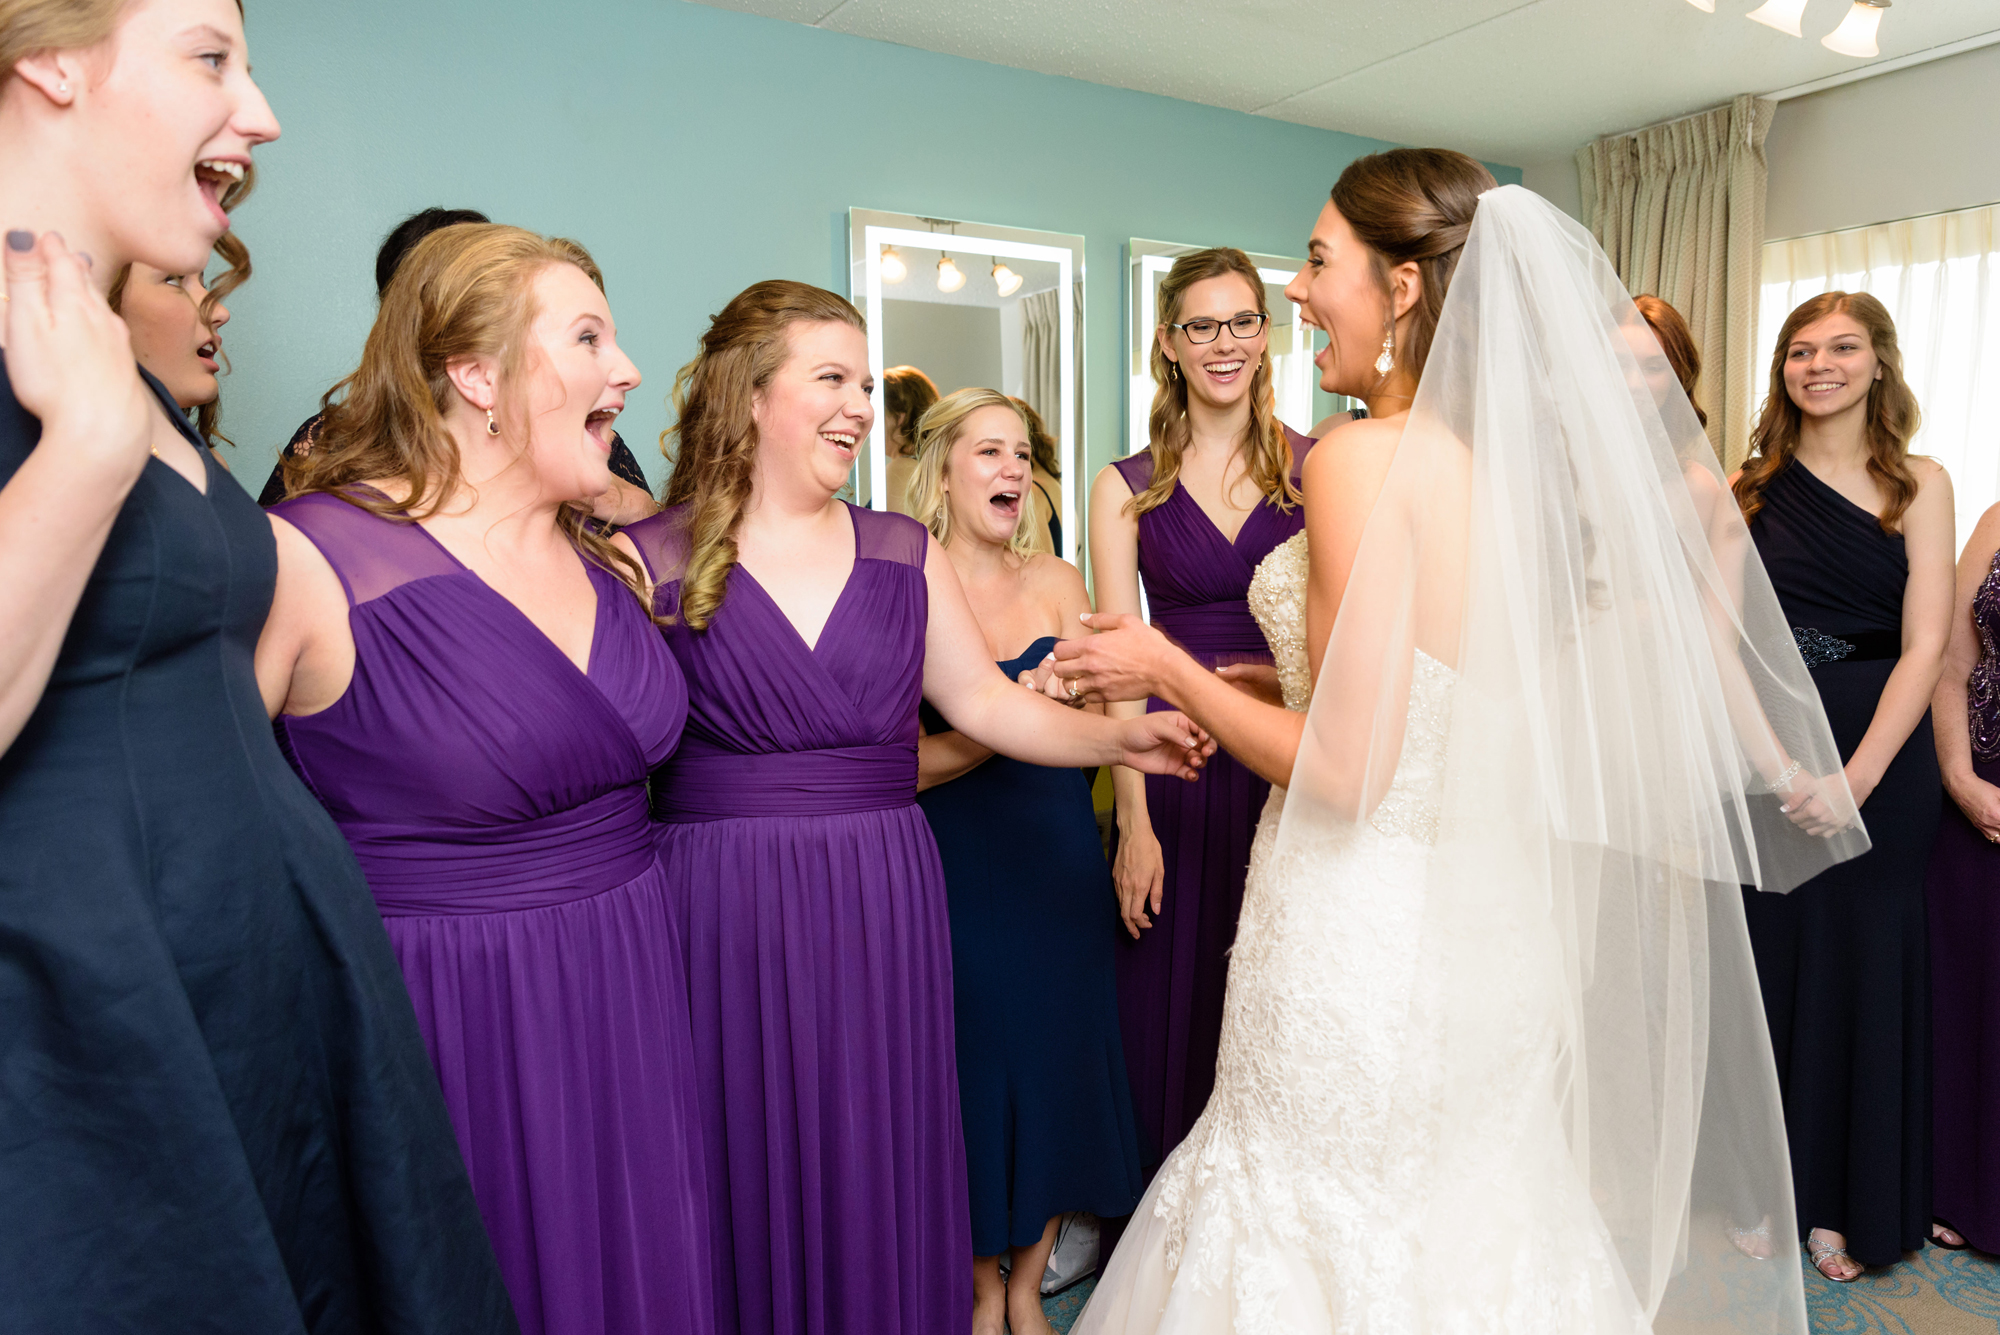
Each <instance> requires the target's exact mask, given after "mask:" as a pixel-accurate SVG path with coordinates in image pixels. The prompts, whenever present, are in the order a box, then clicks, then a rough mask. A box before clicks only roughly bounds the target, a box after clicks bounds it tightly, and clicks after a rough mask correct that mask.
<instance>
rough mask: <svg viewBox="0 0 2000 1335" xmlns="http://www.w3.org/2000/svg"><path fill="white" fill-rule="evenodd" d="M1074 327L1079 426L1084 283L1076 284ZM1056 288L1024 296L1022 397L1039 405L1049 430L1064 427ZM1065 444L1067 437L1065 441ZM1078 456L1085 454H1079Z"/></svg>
mask: <svg viewBox="0 0 2000 1335" xmlns="http://www.w3.org/2000/svg"><path fill="white" fill-rule="evenodd" d="M1072 289H1073V290H1072V293H1071V300H1072V308H1071V309H1072V310H1073V311H1074V316H1075V318H1074V322H1073V323H1072V325H1071V328H1072V329H1074V331H1075V336H1076V348H1075V359H1076V391H1077V402H1076V412H1077V419H1076V420H1077V426H1078V429H1079V430H1081V428H1082V425H1083V284H1081V283H1076V284H1072ZM1057 310H1058V308H1057V306H1056V290H1055V289H1054V288H1050V289H1049V290H1048V291H1046V292H1037V293H1034V294H1033V295H1032V296H1026V297H1022V298H1021V397H1022V398H1024V399H1026V400H1027V401H1028V402H1029V403H1032V404H1033V405H1035V411H1036V412H1038V413H1040V414H1041V415H1042V420H1043V421H1044V422H1046V423H1048V426H1049V430H1050V431H1053V432H1058V433H1059V432H1061V430H1062V362H1061V360H1060V358H1061V356H1062V353H1061V340H1062V330H1061V328H1060V327H1059V326H1058V324H1057ZM1063 443H1064V444H1065V445H1067V444H1068V442H1067V441H1065V442H1063ZM1076 457H1079V458H1080V457H1081V456H1080V455H1079V456H1076Z"/></svg>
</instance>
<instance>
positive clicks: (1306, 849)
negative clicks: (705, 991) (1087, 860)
mask: <svg viewBox="0 0 2000 1335" xmlns="http://www.w3.org/2000/svg"><path fill="white" fill-rule="evenodd" d="M1306 558H1307V554H1306V538H1305V535H1304V534H1300V535H1298V536H1297V537H1294V538H1292V539H1291V540H1290V541H1289V542H1287V543H1285V544H1284V545H1282V546H1280V547H1278V548H1277V549H1275V550H1274V551H1272V552H1271V554H1270V555H1269V556H1267V557H1266V558H1265V560H1264V562H1263V563H1262V564H1261V565H1260V566H1259V567H1258V570H1257V572H1256V576H1255V578H1254V579H1253V580H1252V582H1251V585H1250V591H1249V603H1250V609H1251V611H1252V613H1253V614H1255V616H1256V618H1257V621H1258V624H1259V625H1260V626H1262V628H1263V630H1264V633H1265V636H1266V637H1267V638H1268V639H1269V641H1270V644H1271V650H1272V653H1273V655H1274V657H1275V659H1276V665H1277V671H1278V678H1279V682H1280V684H1281V686H1282V688H1283V691H1284V700H1285V707H1286V708H1287V709H1290V710H1293V711H1295V712H1301V711H1304V710H1305V709H1306V708H1307V706H1308V704H1309V703H1310V700H1311V695H1312V682H1311V680H1310V676H1309V670H1308V667H1307V658H1306V645H1305V589H1306V568H1307V559H1306ZM1455 680H1456V675H1455V674H1454V673H1453V672H1452V670H1451V669H1450V668H1448V667H1446V666H1445V665H1444V664H1442V663H1440V662H1438V661H1437V660H1435V659H1433V658H1431V657H1429V656H1428V655H1426V654H1424V653H1422V652H1421V651H1419V652H1418V653H1417V655H1416V663H1415V669H1414V671H1413V675H1412V680H1411V685H1410V704H1409V718H1408V724H1407V726H1406V730H1405V740H1404V745H1403V750H1402V754H1401V757H1400V759H1399V762H1398V768H1397V772H1396V777H1395V779H1394V781H1393V783H1392V785H1391V788H1390V791H1389V793H1388V795H1387V796H1386V797H1385V799H1384V800H1383V801H1382V803H1381V804H1380V806H1379V807H1378V808H1377V810H1376V812H1375V813H1374V816H1373V818H1372V819H1371V821H1370V822H1369V823H1368V824H1367V825H1364V826H1359V827H1350V828H1348V829H1346V830H1344V831H1342V832H1341V834H1340V836H1339V837H1338V838H1335V839H1330V840H1325V841H1320V842H1307V841H1305V840H1302V839H1297V838H1293V839H1291V840H1290V841H1289V843H1288V846H1287V848H1286V851H1285V853H1284V855H1283V856H1282V857H1280V856H1278V854H1277V852H1276V849H1277V843H1278V840H1277V828H1278V823H1279V815H1280V813H1281V811H1282V809H1283V803H1284V800H1285V795H1284V792H1283V791H1282V790H1281V789H1277V788H1273V789H1272V792H1271V797H1270V800H1269V803H1268V805H1267V806H1266V807H1265V811H1264V815H1263V819H1262V822H1261V823H1260V825H1259V827H1258V831H1257V838H1256V842H1255V844H1254V846H1253V849H1252V853H1251V863H1250V874H1249V880H1248V884H1247V888H1246V890H1245V894H1244V899H1243V909H1242V913H1241V916H1240V918H1239V920H1238V925H1237V934H1236V945H1235V948H1234V949H1233V951H1232V952H1231V955H1230V965H1229V991H1228V998H1227V1001H1226V1003H1225V1009H1224V1014H1223V1029H1222V1045H1221V1050H1220V1054H1219V1058H1218V1061H1217V1067H1216V1081H1215V1092H1214V1094H1213V1096H1211V1098H1210V1100H1209V1103H1208V1106H1207V1108H1206V1109H1205V1110H1204V1112H1203V1113H1202V1116H1201V1119H1200V1121H1199V1122H1197V1123H1196V1125H1195V1127H1194V1129H1193V1130H1192V1131H1191V1132H1190V1133H1189V1135H1188V1137H1187V1139H1186V1140H1185V1141H1184V1142H1182V1144H1181V1145H1180V1146H1179V1147H1178V1148H1177V1149H1176V1150H1175V1151H1174V1152H1173V1154H1172V1155H1170V1156H1169V1157H1168V1159H1167V1161H1166V1163H1165V1164H1164V1165H1162V1166H1161V1169H1160V1171H1159V1175H1158V1176H1157V1177H1156V1178H1155V1180H1154V1182H1153V1185H1152V1187H1151V1188H1150V1189H1149V1190H1148V1192H1147V1195H1146V1198H1145V1199H1144V1200H1143V1201H1142V1202H1141V1203H1140V1205H1139V1208H1138V1211H1137V1212H1136V1214H1135V1215H1134V1216H1133V1222H1132V1225H1131V1226H1130V1228H1129V1229H1128V1231H1127V1233H1126V1234H1125V1237H1124V1240H1123V1241H1122V1242H1121V1243H1120V1245H1119V1248H1118V1250H1117V1252H1116V1253H1115V1254H1114V1256H1113V1259H1112V1262H1111V1265H1110V1267H1109V1269H1108V1270H1107V1272H1106V1274H1105V1277H1104V1280H1103V1282H1102V1283H1101V1284H1100V1285H1099V1287H1098V1290H1097V1292H1096V1293H1095V1294H1094V1295H1093V1297H1092V1299H1091V1302H1090V1306H1089V1307H1088V1308H1087V1309H1086V1311H1085V1313H1084V1316H1083V1319H1082V1320H1081V1321H1080V1322H1079V1324H1078V1326H1077V1329H1078V1330H1079V1331H1081V1332H1088V1333H1089V1335H1100V1333H1109V1332H1115V1333H1116V1335H1138V1333H1139V1332H1145V1333H1147V1335H1157V1333H1164V1332H1175V1333H1176V1335H1194V1332H1201V1335H1216V1333H1218V1332H1229V1333H1230V1335H1302V1333H1304V1332H1316V1333H1317V1332H1334V1331H1338V1332H1341V1333H1342V1335H1348V1333H1349V1332H1367V1333H1369V1335H1375V1333H1377V1332H1452V1333H1453V1335H1458V1333H1459V1332H1467V1333H1470V1332H1510V1333H1511V1332H1520V1333H1521V1335H1530V1333H1531V1332H1532V1335H1548V1333H1550V1332H1558V1333H1561V1332H1607V1333H1608V1332H1613V1331H1616V1332H1619V1333H1620V1335H1631V1332H1633V1331H1635V1330H1643V1329H1645V1323H1644V1321H1643V1319H1642V1318H1641V1317H1640V1314H1639V1311H1638V1305H1637V1303H1636V1302H1635V1301H1633V1300H1632V1299H1631V1298H1630V1297H1629V1289H1625V1286H1624V1285H1623V1284H1622V1283H1621V1281H1619V1280H1618V1279H1617V1277H1616V1274H1615V1270H1614V1267H1612V1266H1611V1265H1610V1264H1609V1262H1608V1251H1607V1248H1606V1245H1605V1243H1604V1241H1603V1239H1602V1232H1603V1231H1602V1228H1601V1226H1600V1225H1598V1224H1596V1216H1595V1212H1594V1211H1593V1210H1592V1209H1591V1208H1590V1205H1589V1202H1588V1200H1587V1199H1582V1196H1583V1193H1582V1192H1581V1190H1580V1188H1579V1187H1578V1185H1577V1183H1578V1177H1577V1175H1576V1173H1575V1171H1574V1167H1573V1163H1572V1161H1571V1159H1570V1157H1569V1155H1568V1153H1567V1149H1566V1146H1565V1144H1564V1142H1563V1138H1562V1132H1561V1126H1560V1122H1559V1121H1558V1120H1557V1117H1556V1109H1555V1103H1554V1098H1553V1095H1552V1092H1551V1091H1552V1089H1553V1086H1554V1074H1555V1073H1554V1062H1555V1053H1556V1050H1557V1047H1558V1044H1557V1042H1556V1031H1555V1022H1554V1016H1553V1014H1552V1013H1551V1011H1552V1007H1550V1006H1545V1005H1542V1004H1540V999H1539V998H1536V997H1533V996H1529V995H1527V994H1526V993H1525V992H1524V991H1522V990H1521V989H1520V988H1518V987H1516V988H1515V989H1513V990H1512V991H1509V989H1508V987H1507V986H1505V985H1502V986H1499V987H1497V988H1495V989H1494V995H1492V996H1490V997H1487V998H1485V1003H1486V1005H1485V1009H1483V1010H1482V1026H1483V1027H1482V1033H1483V1034H1485V1035H1488V1036H1490V1041H1489V1042H1487V1043H1485V1044H1482V1045H1481V1047H1482V1049H1483V1050H1482V1051H1478V1052H1472V1053H1464V1052H1460V1051H1457V1050H1456V1049H1455V1050H1454V1051H1453V1052H1452V1054H1451V1059H1450V1061H1449V1062H1447V1060H1446V1054H1445V1052H1444V1051H1443V1035H1442V1030H1443V1026H1442V1025H1441V1024H1440V1022H1439V1021H1440V1019H1441V1016H1440V1013H1439V1008H1440V1007H1441V1006H1442V1005H1443V1004H1444V1002H1443V998H1444V997H1445V995H1446V989H1445V987H1444V986H1443V983H1444V981H1445V980H1444V979H1443V978H1442V976H1441V974H1442V971H1443V970H1444V968H1445V967H1446V966H1445V964H1444V963H1443V961H1444V960H1445V959H1446V958H1449V951H1450V949H1451V948H1452V947H1451V945H1450V944H1448V943H1445V942H1441V941H1439V940H1438V939H1437V936H1436V934H1437V932H1438V931H1439V928H1440V925H1439V924H1437V923H1434V922H1429V921H1427V919H1426V917H1425V913H1424V906H1425V894H1424V891H1425V878H1426V875H1427V872H1428V853H1429V851H1430V844H1431V842H1432V841H1434V840H1435V838H1436V822H1437V820H1438V802H1439V798H1440V794H1441V791H1442V783H1443V775H1444V761H1445V741H1446V737H1447V733H1448V724H1449V718H1450V709H1451V692H1452V687H1453V684H1454V682H1455ZM1459 926H1460V927H1461V928H1462V929H1463V930H1465V931H1467V932H1470V933H1473V934H1476V936H1477V937H1478V940H1477V943H1476V948H1477V949H1478V950H1479V951H1480V952H1481V953H1482V957H1484V958H1488V959H1489V960H1490V962H1492V963H1493V964H1494V965H1495V966H1496V967H1495V968H1494V969H1493V970H1492V971H1491V972H1492V973H1493V974H1494V975H1495V976H1498V977H1507V976H1509V975H1512V976H1514V977H1517V978H1526V977H1530V976H1540V972H1541V971H1540V970H1538V969H1536V968H1531V967H1528V963H1527V960H1526V959H1525V956H1526V954H1528V953H1530V952H1536V951H1538V950H1541V949H1544V948H1546V946H1545V943H1543V942H1540V941H1539V940H1538V939H1537V936H1536V934H1535V933H1534V932H1532V931H1530V930H1521V929H1511V930H1510V928H1509V926H1508V925H1507V924H1503V923H1478V924H1462V925H1459ZM1459 944H1467V943H1466V942H1463V941H1461V942H1460V943H1459ZM1487 952H1490V954H1488V953H1487ZM1510 955H1512V956H1514V957H1516V958H1520V959H1521V961H1522V962H1521V967H1518V968H1513V967H1509V965H1508V963H1507V961H1508V959H1509V956H1510ZM1482 972H1485V971H1482ZM1468 1104H1470V1105H1471V1106H1473V1107H1476V1108H1477V1110H1478V1111H1477V1115H1476V1116H1464V1115H1461V1113H1460V1112H1459V1111H1455V1110H1463V1109H1465V1108H1466V1107H1467V1106H1468ZM1621 1290H1624V1292H1623V1293H1621V1292H1620V1291H1621Z"/></svg>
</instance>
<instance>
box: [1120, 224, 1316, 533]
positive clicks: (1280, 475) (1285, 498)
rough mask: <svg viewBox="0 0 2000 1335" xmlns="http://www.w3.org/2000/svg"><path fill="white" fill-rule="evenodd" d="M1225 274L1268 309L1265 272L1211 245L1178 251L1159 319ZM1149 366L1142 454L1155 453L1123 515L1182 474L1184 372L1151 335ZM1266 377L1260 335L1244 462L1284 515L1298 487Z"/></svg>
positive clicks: (1154, 500)
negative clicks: (1143, 484)
mask: <svg viewBox="0 0 2000 1335" xmlns="http://www.w3.org/2000/svg"><path fill="white" fill-rule="evenodd" d="M1227 274H1235V275H1236V276H1237V277H1238V278H1241V279H1242V280H1243V281H1244V282H1246V283H1248V284H1249V285H1250V292H1251V296H1252V297H1253V298H1254V300H1255V301H1256V303H1257V312H1258V314H1260V315H1269V314H1270V313H1271V308H1270V305H1269V303H1268V302H1266V300H1265V298H1264V276H1263V275H1262V274H1260V273H1258V272H1257V266H1256V264H1255V263H1253V262H1252V261H1251V259H1250V257H1249V256H1248V255H1246V254H1244V253H1243V252H1242V251H1240V250H1237V249H1235V248H1234V247H1232V246H1216V247H1213V248H1212V249H1209V250H1197V251H1195V252H1193V253H1192V254H1188V255H1183V256H1181V257H1180V258H1179V259H1177V260H1175V261H1174V266H1173V268H1171V269H1169V270H1167V276H1166V277H1165V278H1162V279H1161V280H1160V323H1161V324H1162V325H1170V324H1177V323H1179V321H1180V318H1181V303H1182V302H1184V301H1185V300H1187V292H1188V289H1189V288H1191V287H1193V286H1194V285H1195V284H1196V283H1200V282H1205V281H1206V280H1208V279H1210V278H1221V277H1223V276H1224V275H1227ZM1266 328H1267V329H1268V326H1266ZM1151 366H1152V371H1153V408H1152V411H1151V412H1150V413H1149V414H1147V418H1146V426H1147V431H1146V438H1147V441H1148V446H1147V449H1148V453H1150V454H1151V455H1152V456H1153V481H1152V484H1151V485H1149V486H1148V487H1147V488H1146V489H1145V490H1144V491H1142V492H1140V493H1139V494H1138V495H1137V496H1134V497H1133V498H1132V499H1131V500H1129V501H1127V502H1126V503H1125V509H1126V512H1127V513H1128V514H1135V515H1142V514H1145V513H1146V511H1148V510H1150V509H1152V508H1153V507H1154V506H1156V505H1164V504H1166V501H1167V498H1168V497H1169V496H1172V495H1173V494H1174V482H1175V479H1177V478H1178V477H1179V476H1180V472H1181V455H1182V454H1184V453H1185V452H1186V451H1187V447H1188V439H1189V434H1188V415H1187V409H1188V382H1187V377H1186V376H1185V375H1183V374H1181V372H1180V369H1179V368H1178V367H1177V366H1175V364H1174V363H1173V362H1171V361H1169V360H1167V354H1166V353H1165V352H1164V351H1163V350H1162V349H1161V347H1160V340H1159V339H1157V338H1155V339H1154V340H1153V353H1152V358H1151ZM1271 377H1272V370H1271V348H1270V343H1269V341H1268V340H1266V342H1265V346H1264V355H1263V356H1262V357H1260V358H1258V359H1257V369H1256V370H1255V371H1254V372H1252V373H1251V376H1250V426H1249V430H1248V432H1247V433H1246V436H1247V438H1246V439H1245V440H1244V442H1243V462H1244V464H1245V471H1246V472H1247V473H1248V474H1249V475H1250V480H1251V481H1252V482H1254V483H1255V484H1256V486H1257V490H1258V491H1260V492H1262V493H1263V494H1264V495H1266V496H1268V497H1270V498H1271V503H1272V504H1274V505H1276V506H1277V507H1278V508H1279V509H1280V510H1283V511H1285V512H1286V513H1288V514H1289V513H1290V512H1291V508H1292V506H1293V505H1295V504H1297V503H1298V500H1299V492H1298V488H1296V487H1294V486H1293V485H1292V447H1291V443H1290V442H1289V441H1287V440H1286V439H1285V428H1284V427H1283V426H1282V425H1281V424H1280V423H1279V421H1278V413H1277V399H1276V392H1275V390H1274V389H1273V387H1272V384H1271Z"/></svg>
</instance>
